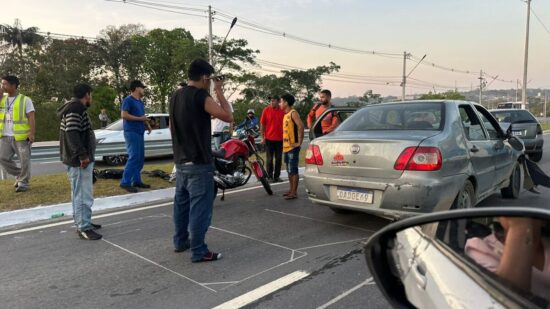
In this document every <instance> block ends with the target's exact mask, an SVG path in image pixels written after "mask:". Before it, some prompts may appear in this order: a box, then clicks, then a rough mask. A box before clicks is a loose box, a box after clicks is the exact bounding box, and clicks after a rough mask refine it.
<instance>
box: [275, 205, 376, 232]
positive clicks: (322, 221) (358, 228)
mask: <svg viewBox="0 0 550 309" xmlns="http://www.w3.org/2000/svg"><path fill="white" fill-rule="evenodd" d="M264 210H265V211H269V212H273V213H277V214H281V215H285V216H291V217H296V218H301V219H307V220H311V221H315V222H320V223H325V224H331V225H337V226H343V227H347V228H350V229H354V230H359V231H364V232H369V233H376V231H373V230H369V229H364V228H360V227H356V226H351V225H346V224H341V223H337V222H331V221H324V220H319V219H315V218H310V217H306V216H300V215H296V214H291V213H288V212H282V211H277V210H273V209H267V208H266V209H264Z"/></svg>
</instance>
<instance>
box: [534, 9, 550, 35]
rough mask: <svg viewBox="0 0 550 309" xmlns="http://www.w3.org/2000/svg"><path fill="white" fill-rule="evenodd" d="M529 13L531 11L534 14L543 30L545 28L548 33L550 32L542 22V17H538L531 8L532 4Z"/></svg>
mask: <svg viewBox="0 0 550 309" xmlns="http://www.w3.org/2000/svg"><path fill="white" fill-rule="evenodd" d="M531 13H533V15H534V16H535V18H536V19H537V20H538V21H539V23H540V24H541V25H542V27H543V28H544V30H546V32H548V34H550V30H548V27H546V25H545V24H544V22H542V19H540V17H539V16H538V15H537V13H535V10H534V9H533V6H532V5H531Z"/></svg>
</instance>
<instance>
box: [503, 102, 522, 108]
mask: <svg viewBox="0 0 550 309" xmlns="http://www.w3.org/2000/svg"><path fill="white" fill-rule="evenodd" d="M497 109H527V106H526V104H523V103H521V102H504V103H498V105H497Z"/></svg>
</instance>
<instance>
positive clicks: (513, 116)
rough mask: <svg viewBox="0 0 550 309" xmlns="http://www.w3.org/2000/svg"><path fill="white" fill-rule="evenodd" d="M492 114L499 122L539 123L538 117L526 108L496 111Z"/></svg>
mask: <svg viewBox="0 0 550 309" xmlns="http://www.w3.org/2000/svg"><path fill="white" fill-rule="evenodd" d="M492 114H493V115H494V116H495V118H497V120H498V122H506V123H537V119H536V118H535V117H534V116H533V115H532V114H531V113H530V112H528V111H526V110H514V111H502V112H501V111H496V112H492Z"/></svg>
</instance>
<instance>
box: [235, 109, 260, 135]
mask: <svg viewBox="0 0 550 309" xmlns="http://www.w3.org/2000/svg"><path fill="white" fill-rule="evenodd" d="M256 126H258V118H256V114H255V112H254V110H253V109H249V110H248V111H247V112H246V118H245V119H244V120H243V122H241V123H240V124H239V125H238V126H237V130H239V129H242V128H244V127H246V128H255V127H256Z"/></svg>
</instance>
